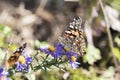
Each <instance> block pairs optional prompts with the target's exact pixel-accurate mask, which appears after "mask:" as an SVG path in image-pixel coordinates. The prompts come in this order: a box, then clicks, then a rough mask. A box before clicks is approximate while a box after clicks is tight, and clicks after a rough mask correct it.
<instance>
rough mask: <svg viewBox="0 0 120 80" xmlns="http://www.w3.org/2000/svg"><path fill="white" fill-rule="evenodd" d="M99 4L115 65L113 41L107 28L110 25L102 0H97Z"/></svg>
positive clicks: (116, 64) (116, 62)
mask: <svg viewBox="0 0 120 80" xmlns="http://www.w3.org/2000/svg"><path fill="white" fill-rule="evenodd" d="M99 4H100V7H101V9H102V11H103V15H104V18H105V23H106V31H107V35H108V39H109V45H110V50H111V52H112V56H113V62H114V64H115V66H118V61H117V59H116V57H115V56H114V52H113V48H114V46H113V41H112V36H111V32H110V29H109V27H110V25H109V23H108V16H107V14H106V11H105V9H104V6H103V3H102V0H99Z"/></svg>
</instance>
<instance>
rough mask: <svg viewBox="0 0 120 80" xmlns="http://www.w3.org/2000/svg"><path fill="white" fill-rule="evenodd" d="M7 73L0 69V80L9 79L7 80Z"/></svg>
mask: <svg viewBox="0 0 120 80" xmlns="http://www.w3.org/2000/svg"><path fill="white" fill-rule="evenodd" d="M7 75H8V72H7V71H6V70H5V69H4V68H2V67H0V80H9V78H7Z"/></svg>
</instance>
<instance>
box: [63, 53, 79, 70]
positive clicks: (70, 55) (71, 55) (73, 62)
mask: <svg viewBox="0 0 120 80" xmlns="http://www.w3.org/2000/svg"><path fill="white" fill-rule="evenodd" d="M65 54H66V56H67V58H68V60H69V63H70V64H71V67H72V68H73V69H76V68H78V67H79V66H78V65H79V64H80V63H78V62H76V59H77V57H78V55H77V54H76V53H75V52H73V51H69V52H67V51H66V52H65Z"/></svg>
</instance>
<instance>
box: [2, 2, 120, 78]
mask: <svg viewBox="0 0 120 80" xmlns="http://www.w3.org/2000/svg"><path fill="white" fill-rule="evenodd" d="M76 16H80V17H81V18H82V29H83V30H84V32H85V35H84V36H85V39H86V53H85V54H84V56H83V57H80V58H78V62H80V63H81V64H80V68H78V69H77V70H72V69H71V68H70V67H66V68H65V70H64V71H63V70H59V69H58V68H55V67H54V71H53V70H49V72H48V74H47V77H46V74H45V72H44V71H37V72H34V73H32V74H29V75H25V76H24V75H22V74H21V76H18V75H17V74H16V75H15V76H14V77H13V80H16V79H18V80H28V79H29V77H30V78H31V77H32V78H31V80H119V79H120V78H119V77H120V0H0V52H1V53H3V52H5V50H6V49H7V48H8V45H9V44H11V46H10V49H11V51H14V50H15V48H16V46H17V45H22V44H23V43H25V42H27V43H28V45H29V52H30V53H32V50H33V49H38V48H39V47H40V46H39V45H41V44H52V45H53V44H54V43H55V42H56V41H57V39H58V37H59V36H61V35H62V34H63V33H64V31H65V30H66V29H67V25H68V24H69V22H70V21H72V19H73V18H74V17H76ZM43 42H44V43H43ZM4 48H5V49H4ZM0 59H2V55H1V57H0ZM33 78H34V79H33ZM29 80H30V79H29Z"/></svg>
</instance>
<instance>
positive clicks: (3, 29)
mask: <svg viewBox="0 0 120 80" xmlns="http://www.w3.org/2000/svg"><path fill="white" fill-rule="evenodd" d="M0 32H1V33H3V34H4V35H5V37H9V36H10V33H11V29H10V28H9V27H8V26H5V25H0Z"/></svg>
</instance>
